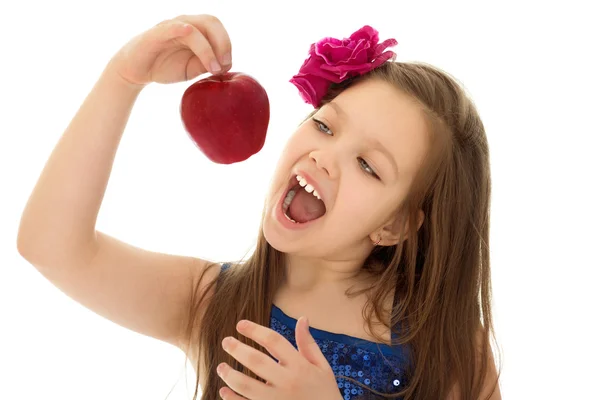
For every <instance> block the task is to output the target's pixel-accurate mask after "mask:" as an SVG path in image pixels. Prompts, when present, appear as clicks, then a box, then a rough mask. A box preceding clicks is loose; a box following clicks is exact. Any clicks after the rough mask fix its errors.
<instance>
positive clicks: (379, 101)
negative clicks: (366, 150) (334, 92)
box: [324, 79, 428, 177]
mask: <svg viewBox="0 0 600 400" xmlns="http://www.w3.org/2000/svg"><path fill="white" fill-rule="evenodd" d="M324 108H328V110H327V112H328V113H333V114H335V115H337V117H338V118H339V119H340V120H341V121H342V123H343V124H344V125H345V126H346V127H347V129H348V130H349V131H353V132H354V134H358V135H363V137H364V139H365V141H367V142H368V140H369V139H375V140H377V141H379V142H380V143H381V144H382V146H383V147H385V148H386V149H388V150H389V151H390V152H391V153H392V156H393V157H394V159H395V161H396V164H397V165H398V174H399V176H400V177H402V176H403V175H405V174H413V173H415V172H416V170H417V168H418V165H419V163H420V161H421V159H422V157H424V156H425V153H426V151H427V144H428V134H427V126H426V123H425V119H424V118H423V113H422V111H421V109H420V106H419V105H418V104H417V103H416V101H415V100H414V99H413V98H412V97H411V96H409V95H407V94H405V93H403V92H402V91H400V90H398V89H397V88H395V87H393V86H392V85H391V84H389V83H387V82H384V81H381V80H374V79H370V80H366V81H363V82H360V83H358V84H356V85H355V86H352V87H350V88H349V89H347V90H345V91H344V92H342V93H341V94H340V95H339V96H337V97H336V98H335V99H334V100H333V101H332V102H331V104H329V105H327V106H325V107H324Z"/></svg>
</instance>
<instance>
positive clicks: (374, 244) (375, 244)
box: [373, 236, 381, 246]
mask: <svg viewBox="0 0 600 400" xmlns="http://www.w3.org/2000/svg"><path fill="white" fill-rule="evenodd" d="M379 242H381V236H379V240H378V241H377V243H373V246H377V245H378V244H379Z"/></svg>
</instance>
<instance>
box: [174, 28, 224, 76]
mask: <svg viewBox="0 0 600 400" xmlns="http://www.w3.org/2000/svg"><path fill="white" fill-rule="evenodd" d="M190 25H191V24H190ZM189 30H190V32H189V34H187V35H183V36H180V37H177V38H176V40H177V41H178V42H180V43H182V44H184V45H185V46H187V47H189V49H190V50H191V51H192V52H193V53H194V54H195V55H196V57H198V58H199V59H200V62H201V63H202V65H203V66H204V68H205V70H206V71H210V72H211V73H213V74H218V73H219V72H222V68H221V64H220V63H219V62H218V61H217V56H216V55H215V53H214V51H213V49H212V47H211V46H210V43H209V42H208V40H207V39H206V38H205V37H204V35H203V34H202V32H200V31H199V30H198V29H197V28H196V27H195V26H193V25H191V26H190V28H189Z"/></svg>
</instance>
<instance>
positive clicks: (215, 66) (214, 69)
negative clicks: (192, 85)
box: [210, 60, 221, 74]
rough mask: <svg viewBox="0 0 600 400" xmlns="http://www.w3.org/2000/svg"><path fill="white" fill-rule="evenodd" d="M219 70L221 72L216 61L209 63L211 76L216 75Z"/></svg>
mask: <svg viewBox="0 0 600 400" xmlns="http://www.w3.org/2000/svg"><path fill="white" fill-rule="evenodd" d="M220 70H221V66H220V65H219V63H218V61H217V60H212V61H211V62H210V72H212V73H213V74H216V73H217V72H219V71H220Z"/></svg>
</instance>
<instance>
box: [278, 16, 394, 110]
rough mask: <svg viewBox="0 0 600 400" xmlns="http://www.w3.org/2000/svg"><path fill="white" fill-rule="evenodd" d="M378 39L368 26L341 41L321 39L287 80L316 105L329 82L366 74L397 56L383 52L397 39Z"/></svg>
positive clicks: (302, 95) (328, 38) (327, 87)
mask: <svg viewBox="0 0 600 400" xmlns="http://www.w3.org/2000/svg"><path fill="white" fill-rule="evenodd" d="M378 42H379V32H377V30H375V29H373V28H372V27H370V26H369V25H365V26H363V27H362V28H360V29H359V30H357V31H356V32H354V33H353V34H352V35H350V37H349V38H344V39H342V40H339V39H336V38H331V37H326V38H323V39H321V40H319V41H318V42H316V43H313V44H311V45H310V50H309V52H308V57H307V58H306V60H305V61H304V64H302V66H301V67H300V71H298V73H297V74H296V75H294V76H293V77H292V79H290V82H291V83H293V84H294V85H295V86H296V87H297V88H298V90H299V91H300V96H301V97H302V99H303V100H304V101H305V102H306V103H308V104H312V106H313V107H315V108H317V107H318V106H319V104H320V103H321V99H322V98H323V96H325V94H326V93H327V90H328V89H329V86H330V85H331V84H332V83H341V82H342V81H344V80H346V79H348V78H352V77H355V76H358V75H363V74H366V73H367V72H369V71H371V70H373V69H375V68H377V67H379V66H380V65H381V64H383V63H384V62H386V61H387V60H389V59H392V60H394V59H395V58H396V53H394V52H393V51H391V50H388V51H385V50H386V49H387V48H388V47H392V46H395V45H397V44H398V42H397V41H396V39H387V40H385V41H383V42H382V43H378Z"/></svg>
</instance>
